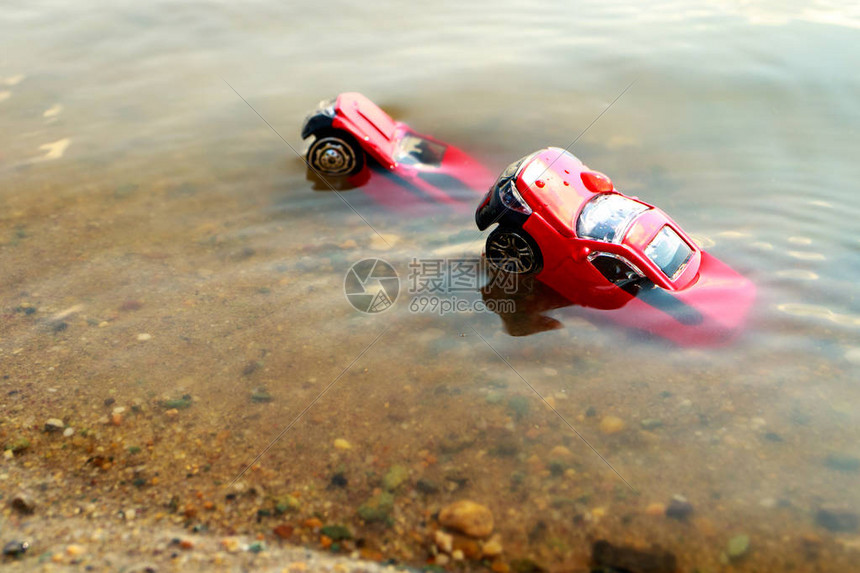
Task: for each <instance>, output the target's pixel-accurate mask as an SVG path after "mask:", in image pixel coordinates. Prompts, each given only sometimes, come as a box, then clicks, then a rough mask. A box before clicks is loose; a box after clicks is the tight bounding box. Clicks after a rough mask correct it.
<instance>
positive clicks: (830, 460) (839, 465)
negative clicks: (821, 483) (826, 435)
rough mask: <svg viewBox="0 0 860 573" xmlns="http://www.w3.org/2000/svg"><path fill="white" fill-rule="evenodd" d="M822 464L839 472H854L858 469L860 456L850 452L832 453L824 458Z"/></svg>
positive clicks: (859, 467)
mask: <svg viewBox="0 0 860 573" xmlns="http://www.w3.org/2000/svg"><path fill="white" fill-rule="evenodd" d="M824 464H825V465H826V466H827V467H829V468H831V469H834V470H839V471H841V472H856V471H858V470H860V458H858V457H856V456H852V455H850V454H843V453H832V454H829V455H828V456H827V457H826V458H825V459H824Z"/></svg>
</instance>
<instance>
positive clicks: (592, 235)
mask: <svg viewBox="0 0 860 573" xmlns="http://www.w3.org/2000/svg"><path fill="white" fill-rule="evenodd" d="M647 210H648V206H647V205H643V204H642V203H639V202H637V201H634V200H633V199H629V198H627V197H625V196H623V195H618V194H615V193H612V194H603V195H597V196H595V197H594V198H592V199H591V200H590V201H589V202H588V203H586V204H585V207H583V208H582V213H580V215H579V220H578V221H577V224H576V234H577V235H579V236H580V237H582V238H583V239H593V240H595V241H605V242H607V243H616V244H618V243H620V242H621V241H622V239H624V235H625V233H626V232H627V229H628V228H629V227H630V224H631V223H632V222H633V220H634V219H635V218H636V217H637V216H639V214H640V213H642V212H644V211H647ZM676 236H677V235H676ZM679 240H680V239H679ZM652 244H653V243H652ZM655 262H656V261H655ZM666 274H670V273H666Z"/></svg>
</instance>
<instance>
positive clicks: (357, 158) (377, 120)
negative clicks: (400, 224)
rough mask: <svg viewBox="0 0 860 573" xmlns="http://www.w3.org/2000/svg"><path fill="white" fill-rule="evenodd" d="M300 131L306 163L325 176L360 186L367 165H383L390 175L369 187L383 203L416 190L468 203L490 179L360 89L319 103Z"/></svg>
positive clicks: (463, 156)
mask: <svg viewBox="0 0 860 573" xmlns="http://www.w3.org/2000/svg"><path fill="white" fill-rule="evenodd" d="M301 135H302V138H303V139H308V138H313V140H312V141H311V143H310V146H309V147H308V151H307V162H308V165H310V167H311V169H313V170H314V171H316V172H317V174H319V175H322V176H324V177H329V178H334V177H340V178H343V177H347V178H349V182H350V183H351V184H352V186H362V185H364V184H365V183H366V182H367V181H368V180H369V179H370V177H371V176H372V175H371V171H370V170H369V169H368V167H370V166H374V167H376V166H380V167H382V168H383V169H384V170H385V172H387V174H388V176H389V177H388V178H387V180H379V181H374V185H372V186H367V191H368V193H369V194H371V195H373V196H374V198H375V199H377V200H379V201H380V202H382V203H384V204H392V205H394V204H397V203H408V202H413V201H414V200H415V194H417V195H418V196H420V197H423V198H424V199H427V200H430V201H432V202H435V203H443V204H458V203H459V204H463V203H466V204H468V203H471V201H473V200H474V189H482V188H486V185H488V184H489V183H490V182H491V181H492V174H490V173H489V172H488V171H487V170H486V169H484V167H483V166H482V165H481V164H479V163H478V162H477V161H475V160H474V159H472V158H471V157H469V156H468V155H467V154H466V153H464V152H463V151H461V150H459V149H457V148H456V147H454V146H451V145H447V144H445V143H443V142H441V141H438V140H436V139H434V138H432V137H429V136H427V135H421V134H419V133H416V132H415V131H413V130H412V129H411V128H410V127H409V126H407V125H406V124H404V123H401V122H396V121H394V120H393V119H391V117H390V116H389V115H388V114H386V113H385V112H384V111H383V110H382V109H380V108H379V107H378V106H377V105H376V104H374V103H373V102H372V101H370V100H369V99H368V98H366V97H365V96H363V95H361V94H358V93H342V94H340V95H339V96H337V97H336V98H334V99H331V100H325V101H322V102H320V103H319V105H318V106H317V109H316V110H314V111H313V112H312V113H311V114H309V115H308V116H307V117H306V118H305V121H304V124H303V125H302V132H301ZM409 193H412V195H410V194H409Z"/></svg>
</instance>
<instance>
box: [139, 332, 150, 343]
mask: <svg viewBox="0 0 860 573" xmlns="http://www.w3.org/2000/svg"><path fill="white" fill-rule="evenodd" d="M137 339H138V340H139V341H141V342H146V341H147V340H152V335H151V334H149V333H148V332H141V333H140V334H138V335H137Z"/></svg>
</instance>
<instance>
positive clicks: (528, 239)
mask: <svg viewBox="0 0 860 573" xmlns="http://www.w3.org/2000/svg"><path fill="white" fill-rule="evenodd" d="M475 219H476V222H477V224H478V227H479V228H480V229H481V230H484V229H487V228H488V227H489V226H491V225H493V224H494V223H498V226H497V227H496V228H495V229H494V230H493V231H492V232H491V233H490V235H489V237H488V238H487V244H486V257H487V261H488V262H489V263H490V265H491V266H493V267H494V268H495V269H496V270H497V271H501V272H505V273H512V274H515V275H534V276H535V277H536V278H538V279H539V280H541V281H542V282H543V283H545V284H547V285H548V286H550V287H552V288H553V289H554V290H556V291H557V292H559V293H560V294H562V295H564V296H565V298H567V299H568V300H569V301H571V304H578V305H581V306H587V307H593V308H601V309H607V310H608V309H620V308H621V307H625V309H624V313H625V314H624V319H623V320H621V322H624V323H625V324H628V325H629V326H634V327H638V328H640V329H644V330H648V331H651V332H656V333H658V334H660V335H661V336H664V337H666V338H670V339H673V340H676V341H677V342H681V343H685V342H695V341H696V340H699V341H700V342H703V343H713V342H716V341H718V340H724V339H726V338H730V336H731V335H732V334H734V333H736V332H737V330H738V328H739V327H740V326H741V325H742V323H743V321H744V319H745V317H746V315H747V313H748V311H749V308H750V306H751V304H752V300H753V297H754V294H755V288H754V286H753V284H752V283H751V282H750V281H749V280H747V279H746V278H744V277H742V276H741V275H739V274H737V273H736V272H735V271H733V270H732V269H730V268H729V267H728V266H726V265H725V264H724V263H722V262H720V261H719V260H717V259H716V258H714V257H712V256H710V255H709V254H707V253H705V252H703V251H702V250H701V249H700V248H699V247H698V246H697V245H696V243H695V242H694V241H693V240H692V239H691V238H690V237H689V236H687V234H686V233H685V232H684V231H683V230H682V229H681V228H680V227H679V226H678V225H677V224H676V223H675V222H674V221H672V219H670V218H669V217H668V216H667V215H666V214H665V213H663V212H662V211H661V210H660V209H658V208H656V207H654V206H653V205H650V204H648V203H645V202H643V201H640V200H639V199H637V198H634V197H627V196H626V195H623V194H621V193H619V192H618V191H617V190H615V188H614V186H613V184H612V182H611V181H610V180H609V178H608V177H606V176H605V175H603V174H602V173H598V172H595V171H592V170H590V169H589V168H588V167H586V166H585V165H584V164H583V163H582V162H581V161H580V160H579V159H577V158H576V157H574V156H573V155H571V154H570V153H568V152H567V151H565V150H563V149H558V148H548V149H543V150H541V151H538V152H536V153H533V154H531V155H528V156H526V157H524V158H522V159H520V160H519V161H517V162H515V163H513V164H511V165H510V166H508V168H506V169H505V170H504V171H503V172H502V174H501V175H500V176H499V178H498V180H497V181H496V183H495V184H494V185H492V186H491V187H490V190H489V192H488V193H487V195H486V196H485V197H484V200H483V201H482V202H481V204H480V206H479V207H478V210H477V212H476V214H475ZM634 301H635V302H634ZM643 305H644V306H643ZM556 306H557V305H556ZM637 308H638V309H639V310H640V311H642V312H638V313H637V312H633V311H634V310H635V309H637ZM654 309H657V310H660V311H662V312H660V313H656V314H655V313H654V312H653V311H654Z"/></svg>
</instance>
